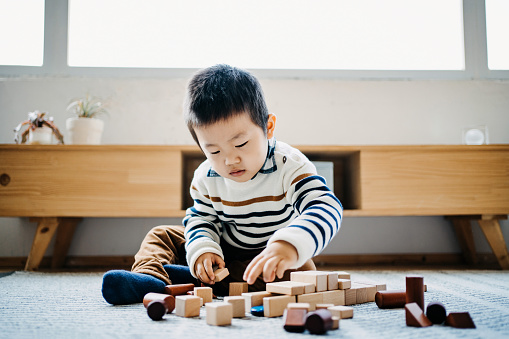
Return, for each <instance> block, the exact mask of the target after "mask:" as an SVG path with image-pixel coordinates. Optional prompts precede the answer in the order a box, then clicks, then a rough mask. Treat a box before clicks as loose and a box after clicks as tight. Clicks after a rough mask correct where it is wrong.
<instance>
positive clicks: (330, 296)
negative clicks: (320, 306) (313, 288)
mask: <svg viewBox="0 0 509 339" xmlns="http://www.w3.org/2000/svg"><path fill="white" fill-rule="evenodd" d="M322 296H323V302H324V303H327V304H333V305H334V306H337V305H344V304H345V290H335V291H325V292H322Z"/></svg>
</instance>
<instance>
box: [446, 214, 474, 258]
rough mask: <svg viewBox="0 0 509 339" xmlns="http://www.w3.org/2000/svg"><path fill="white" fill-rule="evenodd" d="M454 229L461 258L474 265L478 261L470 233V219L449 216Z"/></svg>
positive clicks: (472, 236)
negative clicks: (461, 254)
mask: <svg viewBox="0 0 509 339" xmlns="http://www.w3.org/2000/svg"><path fill="white" fill-rule="evenodd" d="M448 219H450V220H451V222H452V225H453V226H454V231H455V232H456V238H457V239H458V243H459V245H460V248H461V252H462V253H463V259H464V260H465V261H466V262H467V264H470V265H475V264H477V263H478V259H477V254H476V250H475V241H474V235H473V233H472V225H471V224H470V219H467V218H463V217H457V218H455V217H449V218H448Z"/></svg>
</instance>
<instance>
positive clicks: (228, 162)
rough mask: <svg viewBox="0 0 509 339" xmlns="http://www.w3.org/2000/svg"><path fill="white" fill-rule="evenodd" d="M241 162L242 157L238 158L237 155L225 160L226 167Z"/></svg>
mask: <svg viewBox="0 0 509 339" xmlns="http://www.w3.org/2000/svg"><path fill="white" fill-rule="evenodd" d="M239 162H240V157H238V156H237V155H233V154H232V155H228V156H227V157H226V158H225V164H226V165H228V166H229V165H235V164H238V163H239Z"/></svg>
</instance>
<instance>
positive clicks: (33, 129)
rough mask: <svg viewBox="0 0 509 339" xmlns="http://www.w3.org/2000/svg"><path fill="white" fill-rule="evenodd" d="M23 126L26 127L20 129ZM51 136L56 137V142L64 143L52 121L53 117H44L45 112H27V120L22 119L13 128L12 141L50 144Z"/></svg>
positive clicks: (51, 141)
mask: <svg viewBox="0 0 509 339" xmlns="http://www.w3.org/2000/svg"><path fill="white" fill-rule="evenodd" d="M23 127H26V129H25V130H23V131H22V129H23ZM53 136H55V137H56V138H57V140H58V143H60V144H63V143H64V137H63V136H62V134H61V133H60V131H59V130H58V128H57V126H56V125H55V124H54V123H53V117H48V118H46V113H45V112H39V111H34V112H30V113H28V120H25V121H22V122H21V123H20V124H19V125H18V126H16V128H15V129H14V141H15V142H16V143H17V144H19V143H21V144H24V143H28V144H32V145H35V144H52V143H53ZM20 137H21V139H20Z"/></svg>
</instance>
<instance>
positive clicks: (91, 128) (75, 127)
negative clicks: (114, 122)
mask: <svg viewBox="0 0 509 339" xmlns="http://www.w3.org/2000/svg"><path fill="white" fill-rule="evenodd" d="M65 125H66V127H67V130H68V131H69V142H68V143H69V144H74V145H99V144H100V143H101V136H102V133H103V129H104V121H102V120H100V119H95V118H69V119H67V121H66V122H65Z"/></svg>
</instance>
